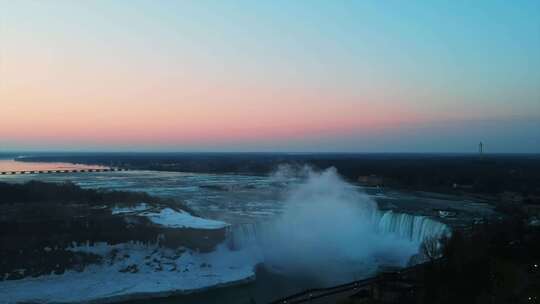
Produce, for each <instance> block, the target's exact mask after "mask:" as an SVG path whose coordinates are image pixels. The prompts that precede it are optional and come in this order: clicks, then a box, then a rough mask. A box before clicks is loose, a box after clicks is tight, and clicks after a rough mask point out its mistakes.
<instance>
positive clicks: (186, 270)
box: [0, 243, 258, 304]
mask: <svg viewBox="0 0 540 304" xmlns="http://www.w3.org/2000/svg"><path fill="white" fill-rule="evenodd" d="M72 250H74V251H84V252H92V253H96V254H99V255H102V256H103V262H102V263H101V264H98V265H91V266H88V267H87V268H86V269H85V270H84V271H82V272H76V271H69V272H66V273H64V274H61V275H46V276H40V277H37V278H25V279H21V280H9V281H0V295H2V296H1V297H0V303H6V304H7V303H21V302H24V303H71V302H92V303H101V302H113V301H120V300H127V299H135V298H146V297H157V296H167V295H172V294H181V293H188V292H193V291H197V290H202V289H207V288H211V287H216V286H224V285H230V284H235V283H240V282H246V281H249V280H252V279H254V276H255V272H254V271H255V270H254V269H255V265H256V264H257V263H258V261H257V260H255V259H254V258H253V257H252V255H250V254H249V252H247V251H231V250H229V249H227V247H226V246H224V245H222V246H219V247H218V248H217V249H216V251H214V252H211V253H205V254H201V253H197V252H194V251H191V250H185V249H176V250H172V249H165V248H159V247H156V246H143V245H140V244H133V243H130V244H119V245H114V246H110V245H106V244H103V243H100V244H97V245H96V246H89V247H86V246H83V247H77V248H73V249H72Z"/></svg>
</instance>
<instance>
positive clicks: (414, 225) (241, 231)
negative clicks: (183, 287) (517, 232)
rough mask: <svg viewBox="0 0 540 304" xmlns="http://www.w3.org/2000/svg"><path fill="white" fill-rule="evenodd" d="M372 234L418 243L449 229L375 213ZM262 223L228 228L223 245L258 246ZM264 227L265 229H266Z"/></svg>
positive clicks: (424, 219)
mask: <svg viewBox="0 0 540 304" xmlns="http://www.w3.org/2000/svg"><path fill="white" fill-rule="evenodd" d="M373 225H374V226H375V231H377V232H378V233H380V234H383V235H395V236H397V237H399V238H400V239H403V240H407V241H411V242H414V243H418V244H420V243H422V241H423V240H425V239H426V238H441V237H444V236H449V235H450V233H451V230H450V228H449V227H448V226H447V225H445V224H443V223H441V222H438V221H436V220H434V219H431V218H429V217H427V216H422V215H413V214H408V213H399V212H394V211H376V212H374V216H373ZM265 227H266V226H265V224H264V223H244V224H237V225H233V226H230V227H229V228H228V231H227V245H228V247H229V248H230V249H232V250H240V249H243V248H246V247H253V246H256V245H258V243H259V241H260V238H261V237H262V236H263V231H264V229H265ZM266 228H268V227H266Z"/></svg>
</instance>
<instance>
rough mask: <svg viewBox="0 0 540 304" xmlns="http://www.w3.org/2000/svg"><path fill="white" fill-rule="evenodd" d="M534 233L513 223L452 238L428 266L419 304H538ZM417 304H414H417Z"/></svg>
mask: <svg viewBox="0 0 540 304" xmlns="http://www.w3.org/2000/svg"><path fill="white" fill-rule="evenodd" d="M539 264H540V228H539V227H535V226H530V225H527V222H526V221H525V220H523V219H522V218H519V217H515V218H512V219H507V220H505V221H502V222H496V223H488V224H483V225H479V226H476V227H474V229H473V230H472V232H471V233H470V235H464V234H462V233H459V232H456V233H454V234H453V235H452V237H451V238H450V239H449V240H448V241H447V242H446V245H445V249H444V253H443V259H441V260H440V261H438V262H433V263H430V264H428V266H427V267H425V269H424V278H423V280H422V285H423V286H422V290H423V291H424V292H423V293H422V297H421V300H422V301H420V302H421V303H441V304H442V303H448V304H450V303H478V304H480V303H482V304H483V303H501V304H502V303H538V302H539V301H540V265H539ZM417 303H418V302H417Z"/></svg>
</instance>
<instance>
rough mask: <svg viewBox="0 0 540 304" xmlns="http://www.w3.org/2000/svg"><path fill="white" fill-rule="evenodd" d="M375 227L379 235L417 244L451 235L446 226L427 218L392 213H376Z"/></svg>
mask: <svg viewBox="0 0 540 304" xmlns="http://www.w3.org/2000/svg"><path fill="white" fill-rule="evenodd" d="M375 225H376V228H377V230H378V232H379V233H382V234H394V235H397V236H398V237H400V238H404V239H408V240H410V241H413V242H417V243H421V242H422V241H423V240H425V239H426V238H441V237H444V236H449V235H450V233H451V231H450V228H449V227H448V226H447V225H445V224H443V223H440V222H438V221H436V220H433V219H431V218H429V217H426V216H421V215H412V214H407V213H397V212H393V211H382V212H377V213H376V215H375Z"/></svg>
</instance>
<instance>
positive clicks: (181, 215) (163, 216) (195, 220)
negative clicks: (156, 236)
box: [140, 208, 229, 229]
mask: <svg viewBox="0 0 540 304" xmlns="http://www.w3.org/2000/svg"><path fill="white" fill-rule="evenodd" d="M140 215H142V216H146V217H147V218H148V219H149V220H150V221H152V222H153V223H154V224H157V225H160V226H164V227H168V228H193V229H221V228H225V227H227V226H229V224H227V223H225V222H222V221H216V220H209V219H204V218H200V217H197V216H193V215H191V214H189V213H187V212H185V211H182V210H180V211H177V210H173V209H171V208H164V209H162V210H159V211H153V210H152V211H146V212H143V213H141V214H140Z"/></svg>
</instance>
